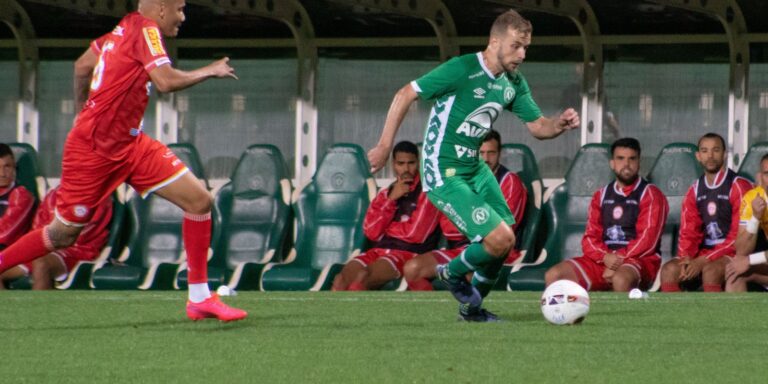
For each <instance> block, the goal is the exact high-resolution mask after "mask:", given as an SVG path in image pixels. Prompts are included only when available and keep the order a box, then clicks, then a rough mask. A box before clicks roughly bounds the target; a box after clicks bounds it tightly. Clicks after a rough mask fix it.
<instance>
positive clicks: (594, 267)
mask: <svg viewBox="0 0 768 384" xmlns="http://www.w3.org/2000/svg"><path fill="white" fill-rule="evenodd" d="M563 263H567V264H569V265H570V266H571V267H572V268H573V270H574V271H575V272H576V276H578V280H575V281H576V282H577V283H579V285H581V286H582V287H584V289H586V290H588V291H606V290H610V288H611V285H610V284H609V283H608V281H606V280H605V278H604V277H603V273H604V272H605V266H604V265H603V264H598V263H597V262H596V261H595V260H592V259H590V258H589V257H586V256H579V257H574V258H572V259H568V260H565V261H563Z"/></svg>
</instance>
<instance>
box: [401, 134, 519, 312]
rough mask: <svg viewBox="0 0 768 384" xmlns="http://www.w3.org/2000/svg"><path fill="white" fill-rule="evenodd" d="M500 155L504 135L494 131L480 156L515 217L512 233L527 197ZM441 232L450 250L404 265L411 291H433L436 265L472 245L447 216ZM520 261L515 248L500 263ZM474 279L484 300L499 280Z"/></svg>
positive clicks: (483, 145) (431, 253)
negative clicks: (502, 161)
mask: <svg viewBox="0 0 768 384" xmlns="http://www.w3.org/2000/svg"><path fill="white" fill-rule="evenodd" d="M500 155H501V135H499V132H497V131H495V130H493V129H492V130H491V131H490V132H489V133H488V135H487V136H485V138H484V139H483V144H482V145H481V146H480V157H481V158H482V159H483V161H484V162H485V163H486V164H488V167H489V168H490V169H491V171H492V172H493V175H494V176H496V181H498V183H499V186H500V187H501V192H502V194H503V195H504V200H505V201H506V202H507V205H508V206H509V209H510V211H512V215H513V216H514V217H515V224H513V225H512V230H513V231H517V229H518V227H519V226H520V223H521V222H522V221H523V214H524V212H525V204H526V202H527V201H528V195H527V191H526V189H525V185H523V182H522V180H520V177H518V176H517V175H516V174H515V173H514V172H511V171H510V170H509V169H507V167H505V166H504V165H502V164H501V163H500V162H499V157H500ZM440 229H441V230H442V232H443V236H445V238H446V240H448V249H438V250H434V251H431V252H427V253H425V254H421V255H419V256H416V257H414V258H413V259H412V260H411V261H409V262H408V263H406V264H405V280H406V281H407V282H408V289H410V290H412V291H430V290H432V283H431V282H430V280H432V279H434V278H435V268H436V267H437V265H438V264H445V263H448V262H449V261H451V260H453V259H455V258H456V256H458V255H459V254H461V252H462V251H463V250H464V248H466V247H467V246H468V245H469V239H467V237H466V236H464V235H463V234H462V233H461V232H460V231H459V230H458V228H456V226H455V225H453V223H451V221H450V220H449V219H448V217H446V216H445V215H440ZM519 258H520V250H518V249H515V248H514V247H513V248H512V249H511V250H510V251H509V254H508V255H507V257H506V259H499V261H501V262H503V263H504V264H510V263H514V262H515V261H516V260H517V259H519ZM473 278H476V279H478V281H477V282H475V283H473V284H474V285H475V286H476V287H478V291H480V295H482V296H483V297H485V296H486V295H488V293H489V292H490V290H491V289H492V288H493V286H494V285H495V283H496V278H498V276H496V278H488V277H485V276H482V274H481V275H479V276H476V275H473Z"/></svg>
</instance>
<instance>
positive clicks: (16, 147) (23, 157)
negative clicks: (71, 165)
mask: <svg viewBox="0 0 768 384" xmlns="http://www.w3.org/2000/svg"><path fill="white" fill-rule="evenodd" d="M8 146H9V147H11V150H12V151H13V157H14V158H15V159H16V182H17V183H18V184H19V185H22V186H24V188H26V189H27V190H28V191H29V192H30V193H32V195H33V196H35V199H36V200H38V201H39V200H40V199H41V198H42V197H43V196H45V192H46V190H47V189H48V184H47V183H46V181H45V178H44V177H43V176H42V174H41V172H40V162H39V161H38V159H37V151H35V149H34V148H33V147H32V146H31V145H29V144H27V143H9V144H8Z"/></svg>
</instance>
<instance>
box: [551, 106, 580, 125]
mask: <svg viewBox="0 0 768 384" xmlns="http://www.w3.org/2000/svg"><path fill="white" fill-rule="evenodd" d="M579 124H581V120H580V119H579V113H578V112H576V110H575V109H573V108H568V109H566V110H565V111H563V113H561V114H560V116H559V117H558V118H557V126H558V127H559V128H560V129H561V130H563V131H568V130H571V129H574V128H577V127H578V126H579Z"/></svg>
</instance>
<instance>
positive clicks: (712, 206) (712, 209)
mask: <svg viewBox="0 0 768 384" xmlns="http://www.w3.org/2000/svg"><path fill="white" fill-rule="evenodd" d="M707 213H709V215H710V216H714V215H715V214H716V213H717V204H716V203H715V202H714V201H710V202H709V203H707Z"/></svg>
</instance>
